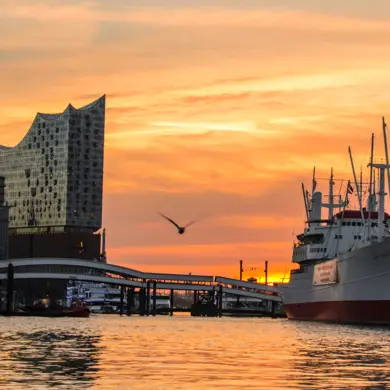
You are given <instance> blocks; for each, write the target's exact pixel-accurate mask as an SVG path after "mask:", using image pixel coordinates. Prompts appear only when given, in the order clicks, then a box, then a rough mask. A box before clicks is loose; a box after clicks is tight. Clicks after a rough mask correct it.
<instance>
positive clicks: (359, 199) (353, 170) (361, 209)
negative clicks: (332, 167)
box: [348, 146, 364, 225]
mask: <svg viewBox="0 0 390 390" xmlns="http://www.w3.org/2000/svg"><path fill="white" fill-rule="evenodd" d="M348 152H349V158H350V160H351V167H352V172H353V179H354V181H355V188H356V189H357V190H358V188H359V187H358V182H357V179H356V172H355V166H354V164H353V157H352V151H351V147H350V146H348ZM357 195H358V201H359V208H360V214H361V216H362V223H363V225H364V214H363V208H362V198H361V196H360V191H359V190H358V191H357Z"/></svg>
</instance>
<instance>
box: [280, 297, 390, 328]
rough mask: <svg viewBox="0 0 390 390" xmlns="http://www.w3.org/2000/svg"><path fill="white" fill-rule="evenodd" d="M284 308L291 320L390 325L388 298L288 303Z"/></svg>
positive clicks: (389, 301) (389, 302) (389, 303)
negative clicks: (379, 299)
mask: <svg viewBox="0 0 390 390" xmlns="http://www.w3.org/2000/svg"><path fill="white" fill-rule="evenodd" d="M284 308H285V310H286V313H287V317H288V318H289V319H292V320H305V321H324V322H336V323H342V324H362V325H363V324H364V325H369V324H376V325H390V300H383V301H382V300H381V301H328V302H307V303H290V304H285V305H284Z"/></svg>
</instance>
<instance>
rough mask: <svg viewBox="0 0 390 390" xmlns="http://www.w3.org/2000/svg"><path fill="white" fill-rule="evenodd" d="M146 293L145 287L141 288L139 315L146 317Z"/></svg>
mask: <svg viewBox="0 0 390 390" xmlns="http://www.w3.org/2000/svg"><path fill="white" fill-rule="evenodd" d="M145 295H146V293H145V287H141V288H140V290H139V315H140V316H144V315H145V311H146V310H145V309H146V296H145Z"/></svg>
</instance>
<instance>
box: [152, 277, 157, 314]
mask: <svg viewBox="0 0 390 390" xmlns="http://www.w3.org/2000/svg"><path fill="white" fill-rule="evenodd" d="M156 284H157V283H156V281H155V280H154V281H153V306H152V315H153V316H155V315H156V300H157V286H156Z"/></svg>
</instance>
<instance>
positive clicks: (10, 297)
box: [6, 263, 14, 315]
mask: <svg viewBox="0 0 390 390" xmlns="http://www.w3.org/2000/svg"><path fill="white" fill-rule="evenodd" d="M13 301H14V266H13V264H12V263H9V264H8V274H7V308H6V314H7V315H11V314H12V312H13V309H14V302H13Z"/></svg>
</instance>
